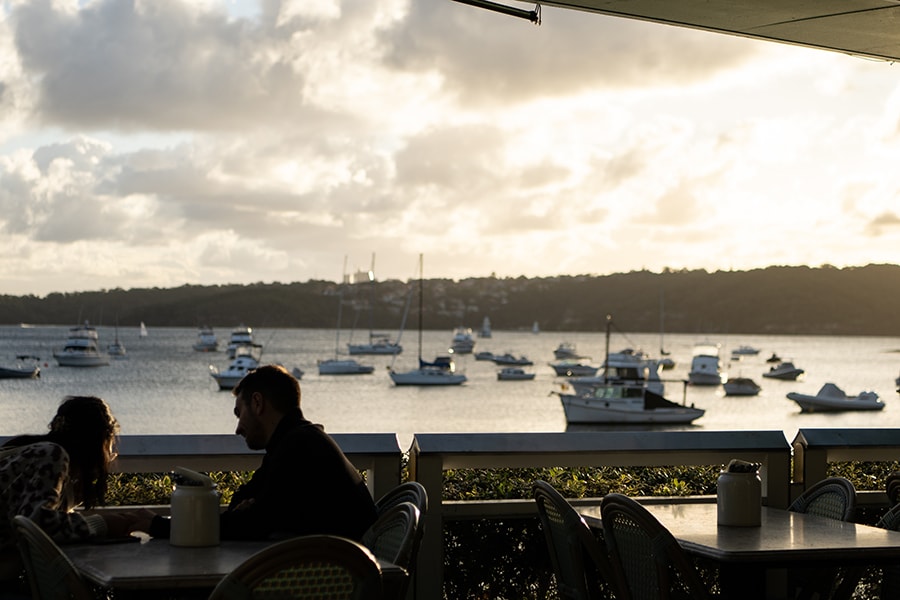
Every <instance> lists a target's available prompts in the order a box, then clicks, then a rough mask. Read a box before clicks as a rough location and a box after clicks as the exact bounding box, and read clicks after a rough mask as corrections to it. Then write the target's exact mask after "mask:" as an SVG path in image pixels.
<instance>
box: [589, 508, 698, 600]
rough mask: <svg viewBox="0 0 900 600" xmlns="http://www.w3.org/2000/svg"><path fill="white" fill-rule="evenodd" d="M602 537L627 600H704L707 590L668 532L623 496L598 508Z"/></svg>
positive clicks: (647, 513)
mask: <svg viewBox="0 0 900 600" xmlns="http://www.w3.org/2000/svg"><path fill="white" fill-rule="evenodd" d="M600 515H601V519H602V521H603V537H604V538H605V540H606V545H607V547H608V548H609V555H610V562H611V563H612V566H613V570H614V572H615V573H616V578H617V580H619V581H621V582H622V585H623V586H624V592H625V596H624V598H625V599H626V600H671V599H675V598H679V599H681V598H685V599H687V598H690V599H692V600H707V599H709V598H711V595H710V592H709V590H708V589H707V588H706V586H705V584H704V583H703V582H702V581H701V579H700V576H699V574H698V573H697V570H696V568H695V567H694V565H693V563H691V561H690V560H689V559H688V557H687V555H686V554H685V553H684V551H683V550H682V549H681V546H679V545H678V541H677V540H676V539H675V537H674V536H673V535H672V533H671V532H670V531H669V530H668V529H666V528H665V527H664V526H663V525H662V523H660V522H659V521H658V520H657V519H656V518H655V517H654V516H653V515H651V514H650V513H649V512H648V511H647V509H645V508H644V507H643V506H641V505H640V504H638V503H637V502H635V501H634V500H632V499H631V498H629V497H627V496H623V495H622V494H607V495H606V496H604V497H603V500H602V502H601V504H600Z"/></svg>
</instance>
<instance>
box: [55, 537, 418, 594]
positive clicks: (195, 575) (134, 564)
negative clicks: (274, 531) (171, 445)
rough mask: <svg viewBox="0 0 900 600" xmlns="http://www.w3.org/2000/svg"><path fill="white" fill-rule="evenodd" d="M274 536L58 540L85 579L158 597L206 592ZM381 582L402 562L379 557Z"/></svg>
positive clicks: (401, 575)
mask: <svg viewBox="0 0 900 600" xmlns="http://www.w3.org/2000/svg"><path fill="white" fill-rule="evenodd" d="M273 543H275V542H272V541H232V540H222V542H221V543H220V544H219V545H218V546H210V547H205V548H185V547H177V546H172V545H171V544H169V541H168V540H164V539H148V538H142V539H141V541H140V542H129V543H115V544H72V545H64V546H60V548H62V550H63V552H65V554H66V556H68V557H69V560H71V561H72V563H73V564H74V565H75V568H77V569H78V571H79V572H80V573H81V574H82V576H84V577H85V579H87V580H88V581H89V582H91V583H93V584H95V585H98V586H100V587H102V588H105V589H110V590H115V591H117V592H124V593H125V594H126V595H138V596H139V595H142V594H143V595H147V596H149V597H155V598H158V597H159V594H160V592H161V591H162V590H166V591H169V592H173V591H175V592H177V591H179V590H181V591H184V592H186V594H187V595H190V594H191V593H192V592H195V593H196V592H199V593H203V592H206V593H208V592H209V591H211V590H212V589H213V588H214V587H215V586H216V584H217V583H219V581H220V580H221V579H222V578H223V577H224V576H225V575H227V574H228V573H230V572H231V571H232V570H234V568H235V567H237V566H238V565H239V564H241V563H242V562H244V561H245V560H246V559H247V558H249V557H250V556H252V555H253V554H255V553H256V552H259V551H260V550H262V549H263V548H266V547H267V546H270V545H272V544H273ZM378 565H379V566H380V567H381V572H382V577H383V578H384V580H385V585H386V586H387V585H389V583H390V582H392V581H398V580H402V579H405V578H406V577H407V573H406V570H405V569H403V568H402V567H400V566H398V565H395V564H393V563H389V562H386V561H382V560H379V561H378Z"/></svg>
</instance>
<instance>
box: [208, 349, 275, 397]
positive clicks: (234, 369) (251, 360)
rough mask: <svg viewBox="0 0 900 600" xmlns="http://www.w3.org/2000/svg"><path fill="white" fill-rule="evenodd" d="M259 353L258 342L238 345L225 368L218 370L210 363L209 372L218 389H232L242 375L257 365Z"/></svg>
mask: <svg viewBox="0 0 900 600" xmlns="http://www.w3.org/2000/svg"><path fill="white" fill-rule="evenodd" d="M261 354H262V346H261V345H259V344H253V345H250V346H247V345H243V346H238V347H237V348H235V356H234V358H233V359H232V361H231V363H230V364H229V365H228V368H227V369H225V370H224V371H220V370H219V369H218V368H217V367H215V366H214V365H210V366H209V374H210V375H211V376H212V378H213V379H215V380H216V383H217V384H218V385H219V389H220V390H232V389H234V386H236V385H237V384H238V382H239V381H240V380H241V379H243V378H244V375H246V374H247V373H249V372H250V371H252V370H253V369H256V368H257V367H259V359H260V357H261Z"/></svg>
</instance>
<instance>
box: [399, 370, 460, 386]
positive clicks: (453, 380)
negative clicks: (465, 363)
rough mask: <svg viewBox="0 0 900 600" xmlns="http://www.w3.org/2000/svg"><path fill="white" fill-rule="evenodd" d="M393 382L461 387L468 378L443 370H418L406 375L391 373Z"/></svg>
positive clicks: (408, 372)
mask: <svg viewBox="0 0 900 600" xmlns="http://www.w3.org/2000/svg"><path fill="white" fill-rule="evenodd" d="M391 381H393V382H394V385H420V386H421V385H424V386H431V385H435V386H437V385H460V384H462V383H465V382H466V376H465V375H462V374H460V373H451V372H450V371H445V370H443V369H416V370H414V371H407V372H406V373H397V372H395V371H391Z"/></svg>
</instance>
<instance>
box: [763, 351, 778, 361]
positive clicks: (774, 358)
mask: <svg viewBox="0 0 900 600" xmlns="http://www.w3.org/2000/svg"><path fill="white" fill-rule="evenodd" d="M766 362H767V363H780V362H781V357H780V356H778V355H777V354H775V353H774V352H773V353H772V356H770V357H769V358H767V359H766Z"/></svg>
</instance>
